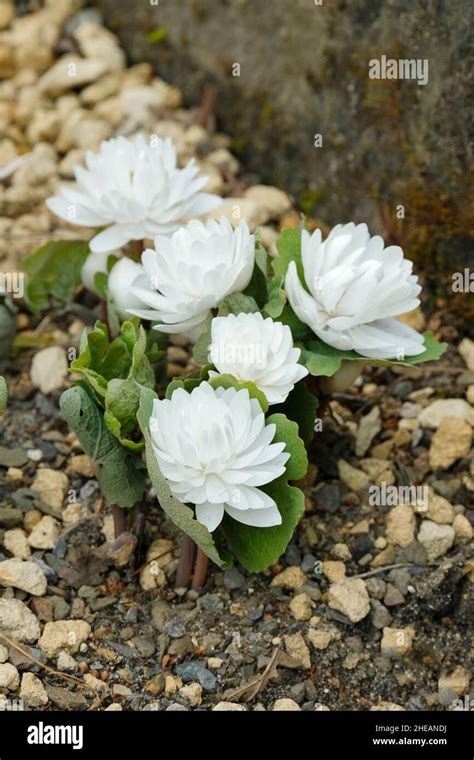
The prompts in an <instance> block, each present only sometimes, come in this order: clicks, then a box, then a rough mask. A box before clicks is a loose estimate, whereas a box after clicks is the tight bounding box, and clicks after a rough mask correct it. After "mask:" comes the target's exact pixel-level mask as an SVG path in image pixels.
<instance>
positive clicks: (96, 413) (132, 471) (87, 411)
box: [59, 384, 151, 508]
mask: <svg viewBox="0 0 474 760" xmlns="http://www.w3.org/2000/svg"><path fill="white" fill-rule="evenodd" d="M150 392H151V391H150ZM59 405H60V408H61V412H62V413H63V415H64V417H65V419H66V421H67V423H68V425H69V427H70V428H71V430H72V431H73V432H74V433H75V434H76V435H77V437H78V439H79V441H80V443H81V445H82V447H83V449H84V451H85V452H86V453H87V454H88V456H89V457H90V459H91V461H92V464H93V467H94V470H95V472H96V475H97V479H98V481H99V485H100V488H101V491H102V494H103V496H104V498H105V499H106V500H107V501H108V503H109V504H116V505H117V506H119V507H123V508H127V507H133V505H134V504H136V503H137V502H138V501H140V499H141V498H142V497H143V491H144V488H145V472H144V470H143V469H141V468H142V461H141V457H140V456H139V455H137V454H134V453H132V452H130V451H127V449H125V448H124V447H123V446H121V445H120V443H119V442H118V441H117V439H116V438H115V437H114V436H113V435H112V433H111V432H110V431H109V430H108V428H107V426H106V424H105V422H104V418H103V414H102V410H101V409H100V408H99V407H98V406H97V404H96V403H95V401H94V399H93V398H92V397H91V395H90V392H89V391H88V390H87V389H86V388H85V387H84V386H83V385H80V384H79V385H76V386H74V387H72V388H68V390H66V391H64V393H63V394H62V396H61V398H60V401H59Z"/></svg>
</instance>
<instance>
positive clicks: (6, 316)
mask: <svg viewBox="0 0 474 760" xmlns="http://www.w3.org/2000/svg"><path fill="white" fill-rule="evenodd" d="M15 335H16V316H15V311H14V310H13V307H12V308H10V305H9V304H8V302H7V299H5V300H4V299H1V300H0V361H3V360H4V359H6V358H7V356H8V355H9V353H10V350H11V348H12V345H13V344H14V340H15Z"/></svg>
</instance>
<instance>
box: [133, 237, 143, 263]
mask: <svg viewBox="0 0 474 760" xmlns="http://www.w3.org/2000/svg"><path fill="white" fill-rule="evenodd" d="M131 245H132V259H135V260H136V261H141V258H142V253H143V251H144V250H145V241H144V240H134V241H133V242H132V244H131Z"/></svg>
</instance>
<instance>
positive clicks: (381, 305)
mask: <svg viewBox="0 0 474 760" xmlns="http://www.w3.org/2000/svg"><path fill="white" fill-rule="evenodd" d="M76 180H77V184H78V190H72V189H71V188H63V189H62V191H61V194H60V195H58V196H56V197H54V198H51V199H49V201H48V206H49V208H50V209H51V210H52V211H54V212H55V213H56V214H57V215H58V216H60V217H61V218H63V219H66V220H67V221H69V222H73V223H76V224H79V225H82V226H91V227H98V228H103V229H102V230H99V231H98V232H97V234H95V235H94V236H93V237H92V239H91V240H90V242H89V246H90V254H89V255H88V257H87V258H85V260H83V263H82V281H83V284H84V285H85V286H86V288H88V289H89V290H92V291H95V292H96V293H97V294H99V295H100V296H101V297H102V298H103V299H107V304H108V306H109V307H110V310H109V316H110V315H112V314H113V315H114V316H115V320H116V318H117V317H118V319H119V320H120V322H121V323H122V324H121V326H119V329H117V331H116V333H115V337H114V338H113V336H110V335H109V334H108V326H107V325H106V324H104V323H102V322H99V323H97V325H96V328H95V331H94V332H93V334H92V335H91V336H90V340H89V339H87V340H86V341H85V342H84V341H83V346H84V347H83V352H82V353H81V355H80V356H79V358H78V359H77V360H76V362H75V363H74V369H75V370H76V371H78V372H80V373H81V374H82V376H83V378H84V381H85V382H88V383H89V384H90V387H91V390H90V393H89V394H87V393H86V391H85V389H84V387H81V388H80V389H76V390H77V391H78V392H77V393H76V394H75V395H74V397H73V396H71V398H69V399H66V400H65V402H64V405H63V406H64V409H71V410H73V411H74V410H75V411H74V414H76V412H77V414H78V411H77V410H78V408H79V405H80V404H89V405H90V404H95V403H98V404H99V405H100V407H101V414H102V413H103V419H104V423H105V426H106V427H107V429H108V430H109V432H110V436H111V437H110V440H109V441H108V443H107V447H108V448H109V449H110V447H113V446H119V448H120V447H122V449H120V451H122V453H121V454H117V455H116V456H115V455H114V456H115V459H114V462H119V461H122V460H123V465H121V466H123V468H124V471H123V472H122V474H121V476H120V477H117V478H116V479H115V478H114V477H113V476H111V477H109V476H108V475H107V474H106V476H104V475H103V479H102V482H101V486H102V487H103V490H104V489H105V490H107V489H109V491H110V493H113V494H114V495H113V496H110V498H109V500H111V501H112V502H113V503H121V504H124V505H126V506H129V505H130V503H133V500H134V499H135V498H136V497H137V494H140V492H141V490H143V488H144V476H143V466H142V460H141V456H142V454H141V453H140V452H142V451H143V450H145V455H146V464H147V469H148V473H149V476H150V478H151V481H152V484H153V487H154V490H155V493H156V494H157V496H158V498H159V500H160V504H161V506H162V507H163V509H164V510H165V511H166V512H167V514H168V515H169V517H170V518H171V519H172V520H174V521H175V522H176V524H177V525H179V527H181V528H183V529H184V530H185V531H187V532H189V534H190V535H191V536H192V537H193V538H194V540H195V541H196V542H197V543H198V545H199V546H200V547H201V548H203V550H204V551H205V552H206V553H208V554H209V556H212V557H213V558H214V559H215V561H217V562H218V563H219V562H221V560H220V555H219V550H218V548H217V546H221V545H222V543H223V542H224V543H225V544H226V545H227V548H230V549H231V551H232V552H233V553H234V554H235V556H236V557H237V558H238V559H239V560H240V561H241V562H242V563H243V564H244V565H245V566H246V567H248V568H249V569H254V570H255V569H264V568H265V567H268V566H269V565H270V564H272V563H274V562H276V561H277V559H278V557H279V556H280V555H281V553H282V552H283V551H284V550H285V547H286V545H287V543H288V541H289V539H290V537H291V534H292V531H293V530H294V527H295V525H296V523H297V522H298V519H299V518H300V517H301V515H302V514H303V512H304V497H303V494H302V492H301V491H299V490H298V489H297V488H295V487H294V486H290V485H289V483H288V481H290V480H291V481H297V480H299V479H300V478H302V477H303V476H304V475H305V472H306V467H307V459H306V453H305V448H304V442H308V441H309V440H310V437H311V435H313V428H314V418H315V413H316V408H317V403H318V401H317V399H316V397H315V396H314V391H315V388H319V390H320V391H321V392H324V389H325V388H326V392H327V388H328V387H329V386H328V384H327V382H326V381H328V380H331V381H332V380H334V381H336V379H337V378H339V381H340V382H343V383H344V382H350V381H351V380H350V379H352V380H353V379H354V377H355V376H356V375H357V373H358V372H360V367H361V366H362V365H363V364H364V363H375V364H390V363H391V362H397V363H406V364H413V363H417V362H418V361H424V360H427V359H435V358H438V357H439V356H440V354H441V353H442V351H443V346H442V345H440V344H438V343H437V342H436V341H435V340H434V338H433V336H431V335H430V334H429V333H427V334H426V335H425V336H422V335H420V334H418V333H417V332H416V331H415V330H413V329H412V328H410V327H408V326H406V325H405V324H403V323H402V322H401V321H400V320H398V319H396V317H398V316H400V315H402V314H404V313H406V312H409V311H411V310H412V309H414V308H415V307H417V306H418V304H419V298H418V296H419V294H420V291H421V286H420V285H419V284H418V279H417V277H416V276H415V275H414V274H413V273H412V269H413V267H412V264H411V262H409V261H408V260H407V259H405V258H404V254H403V251H402V249H401V248H400V247H399V246H388V247H384V242H383V240H382V238H381V237H379V236H374V237H371V236H370V234H369V231H368V229H367V226H366V225H365V224H358V225H355V224H353V223H349V224H345V225H337V226H336V227H334V228H333V229H332V230H331V232H330V234H329V235H328V236H327V238H326V239H325V240H323V239H322V235H321V231H320V230H319V229H317V230H316V231H315V232H313V233H312V234H310V233H309V232H307V231H306V230H302V231H299V230H296V229H292V230H284V231H283V233H282V235H281V238H280V240H279V242H278V249H279V256H278V257H277V258H275V259H273V261H271V260H270V259H269V258H268V257H267V255H266V253H265V251H262V250H259V251H258V252H257V250H256V239H255V235H254V234H252V233H251V231H250V230H249V228H248V226H247V224H246V222H245V221H241V222H240V223H239V224H238V225H237V226H235V227H233V226H231V224H230V222H229V221H228V220H227V219H226V218H225V217H222V218H221V219H220V220H219V221H217V220H215V219H208V220H207V221H201V220H199V219H197V218H196V217H202V216H203V215H207V214H209V213H210V212H211V211H214V210H215V209H216V208H217V207H218V206H219V204H220V203H221V200H220V199H219V198H217V197H216V196H213V195H210V194H208V193H205V192H203V187H204V186H205V184H206V178H205V177H199V176H198V173H197V169H196V167H195V165H194V164H193V162H190V163H188V164H187V166H185V167H184V168H182V169H181V168H178V166H177V158H176V151H175V149H174V147H173V145H172V143H171V141H170V140H159V139H157V140H155V141H152V142H147V141H146V140H145V138H144V137H142V136H138V137H136V138H135V139H133V140H128V139H126V138H124V137H118V138H115V139H112V140H109V141H107V142H104V143H103V144H102V146H101V148H100V150H99V151H98V152H97V153H95V154H94V153H90V152H89V153H87V155H86V168H77V169H76ZM132 241H139V242H140V245H139V246H138V247H139V249H140V252H141V257H140V260H137V259H138V256H137V246H134V250H133V252H132V251H131V250H130V249H129V248H127V246H128V244H129V243H131V242H132ZM150 241H152V242H151V244H152V245H153V247H149V246H150ZM147 246H148V247H147ZM143 249H144V250H143ZM79 253H80V255H81V256H82V255H83V253H82V249H81V250H80V251H79ZM114 324H115V322H114ZM117 333H118V334H117ZM159 333H162V334H163V335H162V336H161V338H160V340H161V341H163V340H166V335H167V334H179V335H181V336H186V337H187V340H188V341H189V342H194V343H195V348H194V358H195V360H196V362H197V364H198V365H201V367H200V369H199V370H197V371H196V372H195V373H194V374H191V375H190V376H187V377H184V378H175V379H172V382H171V383H170V384H169V386H168V388H167V389H166V397H165V398H158V396H157V394H156V393H155V387H156V378H157V377H158V367H159V363H160V361H161V362H162V361H163V358H164V353H165V352H164V351H162V350H161V348H162V347H163V343H161V345H160V350H157V346H156V345H155V344H154V341H153V336H157V334H159ZM158 337H160V336H158ZM112 338H113V339H112ZM295 338H297V339H298V340H297V341H295ZM114 372H115V374H114ZM309 374H311V375H313V376H314V377H313V378H312V379H311V382H309V379H308V375H309ZM349 378H350V379H349ZM325 382H326V384H325ZM334 387H337V384H335V386H334ZM162 390H163V393H162V394H161V395H162V396H163V395H164V389H162ZM66 402H67V403H66ZM271 406H273V407H274V410H272V411H273V414H271V415H270V416H268V414H267V413H268V409H269V407H271ZM73 411H71V412H70V414H71V419H73V420H74V419H76V418H74V417H73V416H72V414H73ZM90 414H92V412H90ZM80 416H83V415H80ZM137 422H138V424H139V428H138V427H137ZM77 424H78V426H80V424H83V423H77ZM117 441H118V442H117ZM123 449H126V450H127V451H126V454H123ZM120 457H122V459H120ZM131 457H132V458H131ZM133 457H135V459H134V458H133ZM116 466H118V464H117V465H116ZM137 472H138V473H139V475H136V473H137ZM137 477H138V479H139V482H138V481H136V480H134V479H135V478H137ZM115 481H116V482H119V483H120V482H121V483H125V482H128V483H129V487H128V490H127V493H126V494H125V495H118V496H117V495H116V494H115V492H114V491H113V489H114V487H115V488H116V482H115ZM137 483H138V485H137ZM114 499H115V500H114ZM120 499H121V501H120ZM186 505H189V506H190V507H191V508H192V511H191V512H190V510H189V507H187V506H186ZM188 513H190V514H191V517H190V516H189V514H188ZM210 534H212V536H211V535H210ZM262 536H264V538H261V537H262ZM214 540H215V541H216V543H214Z"/></svg>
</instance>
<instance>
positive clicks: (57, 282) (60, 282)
mask: <svg viewBox="0 0 474 760" xmlns="http://www.w3.org/2000/svg"><path fill="white" fill-rule="evenodd" d="M88 254H89V244H88V242H87V241H85V240H61V241H50V242H49V243H46V244H45V245H43V246H42V247H41V248H39V249H38V250H37V251H35V252H34V253H32V254H30V255H29V256H26V257H25V258H24V259H23V260H22V268H23V271H24V272H25V273H26V274H27V275H29V276H28V277H27V280H26V285H25V301H26V303H27V304H28V306H29V308H30V309H31V310H32V311H33V312H34V313H39V312H41V311H43V310H44V309H47V308H48V307H49V306H50V305H53V306H54V305H58V304H64V303H69V302H70V301H71V299H72V296H73V294H74V290H75V289H76V287H77V286H78V285H79V284H80V283H81V269H82V266H83V264H84V262H85V260H86V258H87V256H88Z"/></svg>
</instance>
